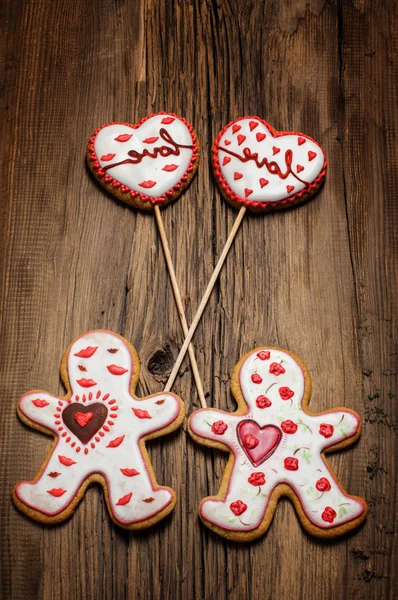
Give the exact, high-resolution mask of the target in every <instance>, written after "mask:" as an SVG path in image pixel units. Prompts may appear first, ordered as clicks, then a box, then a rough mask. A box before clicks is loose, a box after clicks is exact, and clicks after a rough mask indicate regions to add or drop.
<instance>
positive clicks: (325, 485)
mask: <svg viewBox="0 0 398 600" xmlns="http://www.w3.org/2000/svg"><path fill="white" fill-rule="evenodd" d="M315 487H316V489H317V490H318V491H319V492H328V491H329V490H330V487H331V486H330V483H329V480H328V479H326V477H321V478H320V479H318V481H317V482H316V484H315Z"/></svg>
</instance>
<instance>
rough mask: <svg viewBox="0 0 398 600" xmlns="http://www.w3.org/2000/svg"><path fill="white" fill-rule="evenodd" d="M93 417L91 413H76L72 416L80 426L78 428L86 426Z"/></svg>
mask: <svg viewBox="0 0 398 600" xmlns="http://www.w3.org/2000/svg"><path fill="white" fill-rule="evenodd" d="M93 416H94V414H93V413H92V412H88V413H82V412H76V413H75V414H74V415H73V418H74V419H75V421H76V423H77V424H78V425H80V427H85V426H86V425H87V423H88V422H89V421H91V419H92V418H93Z"/></svg>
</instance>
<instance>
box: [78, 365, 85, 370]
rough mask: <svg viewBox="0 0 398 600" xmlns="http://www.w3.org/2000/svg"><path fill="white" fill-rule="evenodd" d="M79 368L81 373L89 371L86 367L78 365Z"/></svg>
mask: <svg viewBox="0 0 398 600" xmlns="http://www.w3.org/2000/svg"><path fill="white" fill-rule="evenodd" d="M77 368H78V369H79V371H84V372H85V371H87V369H86V367H83V365H77Z"/></svg>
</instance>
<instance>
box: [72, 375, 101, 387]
mask: <svg viewBox="0 0 398 600" xmlns="http://www.w3.org/2000/svg"><path fill="white" fill-rule="evenodd" d="M76 381H77V383H78V384H79V385H80V386H81V387H84V388H90V387H93V385H97V382H96V381H94V379H85V378H84V377H83V378H82V379H76Z"/></svg>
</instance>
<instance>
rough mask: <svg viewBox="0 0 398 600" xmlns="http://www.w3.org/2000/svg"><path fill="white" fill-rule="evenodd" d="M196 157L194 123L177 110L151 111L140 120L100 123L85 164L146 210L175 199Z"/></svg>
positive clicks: (115, 193)
mask: <svg viewBox="0 0 398 600" xmlns="http://www.w3.org/2000/svg"><path fill="white" fill-rule="evenodd" d="M198 162H199V146H198V139H197V136H196V133H195V131H194V129H193V127H192V125H190V124H189V123H188V122H187V121H186V120H185V119H184V118H182V117H178V116H177V115H175V114H173V113H164V112H161V113H157V114H152V115H149V116H147V117H144V118H143V119H142V120H141V121H140V123H138V124H136V125H131V124H130V123H120V122H115V123H109V124H106V125H102V127H99V128H98V129H96V130H95V131H94V134H93V135H92V136H91V138H90V141H89V144H88V147H87V163H88V166H89V168H90V169H91V171H92V173H93V174H94V176H95V178H96V179H97V181H99V183H100V184H101V185H102V186H103V187H104V188H106V189H107V190H108V191H109V192H110V193H111V194H112V195H113V196H116V198H118V199H119V200H122V201H123V202H127V204H131V205H132V206H135V207H136V208H141V209H144V210H152V209H153V207H154V205H155V204H161V205H166V204H169V203H170V202H171V201H172V200H174V199H175V198H177V196H179V195H180V194H181V192H182V191H183V190H184V189H185V188H186V187H187V185H188V184H189V182H190V181H191V179H192V177H193V176H194V174H195V172H196V169H197V167H198Z"/></svg>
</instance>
